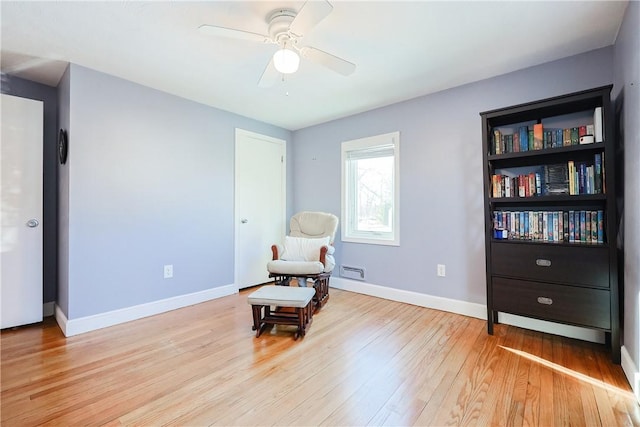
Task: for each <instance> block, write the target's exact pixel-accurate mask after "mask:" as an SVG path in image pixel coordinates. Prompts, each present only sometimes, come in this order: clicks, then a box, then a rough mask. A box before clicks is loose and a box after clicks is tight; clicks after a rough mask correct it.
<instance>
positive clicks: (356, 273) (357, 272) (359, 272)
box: [340, 265, 364, 280]
mask: <svg viewBox="0 0 640 427" xmlns="http://www.w3.org/2000/svg"><path fill="white" fill-rule="evenodd" d="M340 277H344V278H345V279H354V280H364V268H361V267H350V266H348V265H341V266H340Z"/></svg>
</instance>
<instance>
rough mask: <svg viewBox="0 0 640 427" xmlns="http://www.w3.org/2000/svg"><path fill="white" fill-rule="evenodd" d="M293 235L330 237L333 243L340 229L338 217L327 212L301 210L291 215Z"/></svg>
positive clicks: (330, 241) (290, 225) (330, 242)
mask: <svg viewBox="0 0 640 427" xmlns="http://www.w3.org/2000/svg"><path fill="white" fill-rule="evenodd" d="M289 227H290V229H291V231H290V233H289V234H290V235H291V236H292V237H306V238H318V237H327V236H328V237H329V244H333V240H334V238H335V236H336V230H337V229H338V217H337V216H335V215H333V214H330V213H326V212H299V213H297V214H295V215H294V216H292V217H291V222H290V224H289Z"/></svg>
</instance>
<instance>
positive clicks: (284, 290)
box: [247, 285, 316, 307]
mask: <svg viewBox="0 0 640 427" xmlns="http://www.w3.org/2000/svg"><path fill="white" fill-rule="evenodd" d="M315 294H316V290H315V289H314V288H295V287H291V286H275V285H266V286H263V287H261V288H260V289H258V290H257V291H254V292H252V293H251V294H250V295H249V297H248V298H247V301H248V302H249V304H251V305H277V306H279V307H306V306H307V304H309V301H311V299H312V298H313V296H314V295H315Z"/></svg>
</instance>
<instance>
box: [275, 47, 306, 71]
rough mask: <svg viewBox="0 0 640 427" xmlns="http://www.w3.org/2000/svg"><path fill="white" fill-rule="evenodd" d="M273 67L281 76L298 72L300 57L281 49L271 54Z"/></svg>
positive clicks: (288, 50)
mask: <svg viewBox="0 0 640 427" xmlns="http://www.w3.org/2000/svg"><path fill="white" fill-rule="evenodd" d="M273 65H274V66H275V67H276V70H278V71H279V72H281V73H282V74H292V73H295V72H296V71H298V66H299V65H300V56H299V55H298V53H297V52H295V51H293V50H291V49H287V48H286V47H283V48H282V49H278V50H277V51H276V53H274V54H273Z"/></svg>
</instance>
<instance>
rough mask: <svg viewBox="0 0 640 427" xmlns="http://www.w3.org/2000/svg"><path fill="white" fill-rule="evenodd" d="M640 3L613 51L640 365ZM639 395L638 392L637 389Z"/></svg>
mask: <svg viewBox="0 0 640 427" xmlns="http://www.w3.org/2000/svg"><path fill="white" fill-rule="evenodd" d="M638 28H640V3H638V2H635V1H632V2H629V5H628V6H627V11H626V14H625V17H624V21H623V23H622V27H621V28H620V32H619V33H618V39H617V40H616V44H615V48H614V71H615V87H614V92H615V94H616V97H617V100H616V101H617V104H618V105H621V106H622V116H621V119H622V124H623V126H624V129H623V133H622V134H621V135H620V139H621V141H622V143H623V145H624V156H625V161H624V187H625V188H624V205H625V209H624V211H625V216H624V246H625V247H624V251H625V256H624V270H625V271H624V283H625V289H624V296H625V300H624V331H623V332H624V335H623V339H624V346H625V348H626V349H627V351H628V352H629V355H630V356H631V358H632V359H633V362H634V363H635V369H636V370H637V369H638V364H639V363H640V313H639V312H640V300H639V299H640V215H639V214H640V194H639V193H640V32H639V31H638ZM636 392H638V390H636Z"/></svg>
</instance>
